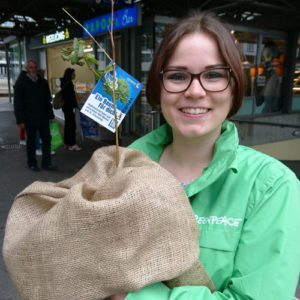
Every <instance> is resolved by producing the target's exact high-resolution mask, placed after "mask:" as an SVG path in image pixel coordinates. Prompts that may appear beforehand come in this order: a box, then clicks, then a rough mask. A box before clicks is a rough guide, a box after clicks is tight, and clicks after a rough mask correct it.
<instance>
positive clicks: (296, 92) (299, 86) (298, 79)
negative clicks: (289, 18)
mask: <svg viewBox="0 0 300 300" xmlns="http://www.w3.org/2000/svg"><path fill="white" fill-rule="evenodd" d="M299 110H300V36H299V37H298V46H297V51H296V65H295V73H294V83H293V99H292V111H299Z"/></svg>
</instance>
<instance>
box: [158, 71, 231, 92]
mask: <svg viewBox="0 0 300 300" xmlns="http://www.w3.org/2000/svg"><path fill="white" fill-rule="evenodd" d="M160 76H161V81H162V83H163V86H164V89H165V90H166V91H167V92H169V93H181V92H185V91H186V90H187V89H188V88H189V87H190V85H191V83H192V81H193V79H194V78H195V77H196V78H197V79H198V80H199V82H200V85H201V86H202V88H203V89H204V90H206V91H207V92H222V91H224V90H226V89H227V87H228V85H229V82H230V78H231V69H230V68H229V67H217V68H212V69H208V70H205V71H202V72H201V73H198V74H193V73H191V72H189V71H185V70H182V69H166V70H162V71H161V72H160Z"/></svg>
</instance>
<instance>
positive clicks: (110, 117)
mask: <svg viewBox="0 0 300 300" xmlns="http://www.w3.org/2000/svg"><path fill="white" fill-rule="evenodd" d="M142 88H143V84H142V83H140V82H139V81H137V80H136V79H135V78H133V77H132V76H131V75H129V74H128V73H127V72H125V71H124V70H123V69H121V68H120V67H119V66H117V65H116V78H115V98H116V107H117V119H118V127H119V125H120V124H121V122H122V121H123V119H124V118H125V116H126V114H127V112H128V111H129V109H130V107H131V106H132V104H133V102H134V101H135V99H136V98H137V96H138V94H139V93H140V91H141V89H142ZM112 95H113V71H111V72H108V73H106V74H104V76H103V77H102V78H101V79H100V80H99V81H98V83H97V85H96V86H95V88H94V90H93V91H92V93H91V95H90V96H89V97H88V99H87V101H86V102H85V104H84V106H83V107H82V109H81V112H82V113H83V114H85V115H86V116H88V117H89V118H91V119H93V120H94V121H96V122H97V123H99V124H100V125H102V126H104V127H105V128H107V129H108V130H110V131H112V132H115V131H116V130H115V113H114V105H113V101H112Z"/></svg>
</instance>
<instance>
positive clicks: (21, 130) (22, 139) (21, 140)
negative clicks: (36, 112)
mask: <svg viewBox="0 0 300 300" xmlns="http://www.w3.org/2000/svg"><path fill="white" fill-rule="evenodd" d="M25 74H26V71H25V70H21V72H20V73H19V75H18V77H17V80H18V79H19V78H20V77H22V76H23V75H25ZM14 88H15V86H14ZM19 143H20V145H23V146H26V136H25V128H23V127H19Z"/></svg>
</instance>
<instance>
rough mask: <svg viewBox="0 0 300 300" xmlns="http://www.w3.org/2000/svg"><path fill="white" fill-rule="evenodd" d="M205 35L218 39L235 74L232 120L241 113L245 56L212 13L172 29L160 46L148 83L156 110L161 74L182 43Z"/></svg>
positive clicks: (219, 45) (225, 58) (198, 15)
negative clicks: (188, 36)
mask: <svg viewBox="0 0 300 300" xmlns="http://www.w3.org/2000/svg"><path fill="white" fill-rule="evenodd" d="M194 32H203V33H206V34H208V35H210V36H211V37H213V38H214V39H215V41H216V42H217V44H218V47H219V51H220V54H221V56H222V58H223V59H224V62H225V64H226V65H227V66H229V67H230V68H231V70H232V77H233V79H234V84H233V101H232V107H231V110H230V111H229V114H228V116H227V117H228V118H229V117H231V116H233V115H234V114H236V113H237V111H238V110H239V108H240V107H241V105H242V101H243V96H244V89H245V84H244V82H245V79H244V71H243V67H242V63H241V58H242V55H241V52H240V50H239V48H238V46H237V45H236V43H235V40H234V38H233V37H232V35H231V34H230V32H229V30H228V29H227V28H226V27H225V25H224V24H223V23H222V22H221V21H220V20H219V19H218V18H217V17H216V16H215V15H213V14H212V13H205V12H202V13H201V12H200V13H199V12H198V13H194V14H193V15H191V16H189V17H186V18H184V19H182V20H181V21H179V22H178V23H176V24H175V25H174V26H172V27H171V28H170V30H169V31H168V32H167V34H166V35H165V37H164V38H163V40H162V42H161V44H160V45H159V47H158V49H157V51H156V53H155V55H154V58H153V61H152V64H151V67H150V70H149V73H148V79H147V85H146V96H147V99H148V102H149V103H150V105H151V106H153V107H154V108H157V107H158V105H159V104H160V94H161V88H162V84H161V80H160V71H161V70H163V69H164V68H165V66H166V65H167V63H168V60H169V59H170V58H171V56H172V55H173V53H174V51H175V49H176V47H177V45H178V43H179V42H180V41H181V40H182V38H183V37H185V36H186V35H188V34H192V33H194Z"/></svg>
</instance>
